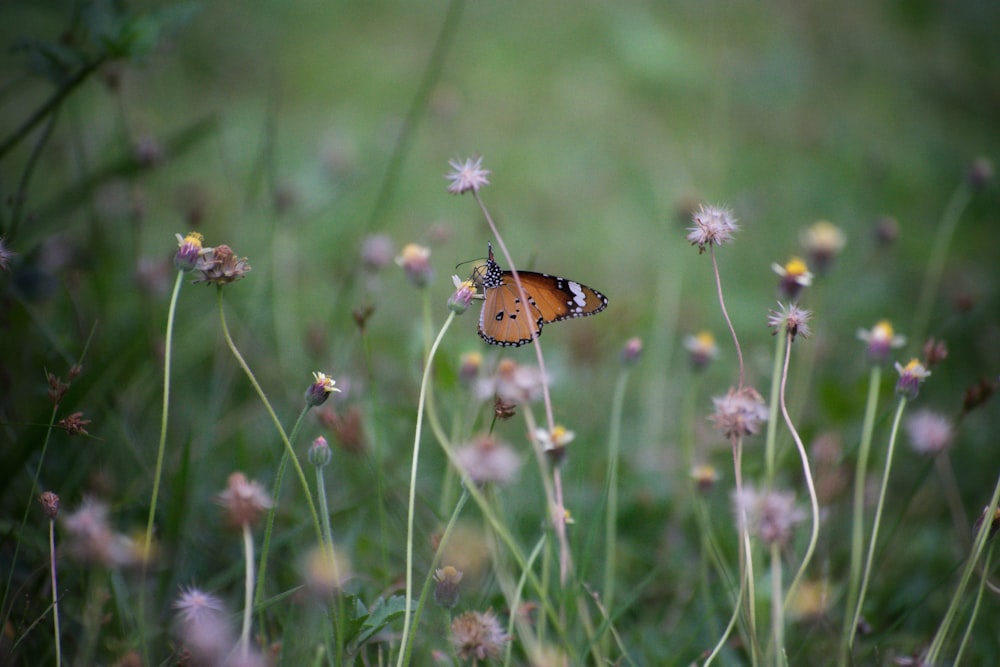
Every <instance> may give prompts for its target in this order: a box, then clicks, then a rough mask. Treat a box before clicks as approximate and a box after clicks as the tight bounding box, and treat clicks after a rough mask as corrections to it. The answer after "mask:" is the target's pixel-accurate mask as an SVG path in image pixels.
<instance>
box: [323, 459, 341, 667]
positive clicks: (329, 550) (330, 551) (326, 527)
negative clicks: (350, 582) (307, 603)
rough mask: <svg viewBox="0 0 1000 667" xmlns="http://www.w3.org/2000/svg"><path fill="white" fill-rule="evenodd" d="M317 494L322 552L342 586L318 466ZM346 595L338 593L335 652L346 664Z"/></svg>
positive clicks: (327, 506)
mask: <svg viewBox="0 0 1000 667" xmlns="http://www.w3.org/2000/svg"><path fill="white" fill-rule="evenodd" d="M316 495H317V497H318V498H319V512H320V518H321V521H322V524H323V535H324V537H325V538H326V542H324V543H323V544H322V545H320V549H321V552H320V553H322V554H323V555H324V556H326V557H327V558H329V559H330V566H331V567H332V568H333V578H334V580H335V581H336V582H337V588H338V589H339V588H340V584H341V581H342V580H341V577H340V564H339V563H338V562H337V553H336V552H335V551H334V548H333V527H332V526H331V525H330V506H329V503H328V502H327V499H326V480H325V479H324V478H323V468H322V467H320V466H316ZM344 612H345V610H344V596H343V595H340V594H338V595H337V615H336V616H335V617H334V625H335V626H336V628H337V638H336V641H337V646H336V654H335V662H334V664H336V665H343V664H344Z"/></svg>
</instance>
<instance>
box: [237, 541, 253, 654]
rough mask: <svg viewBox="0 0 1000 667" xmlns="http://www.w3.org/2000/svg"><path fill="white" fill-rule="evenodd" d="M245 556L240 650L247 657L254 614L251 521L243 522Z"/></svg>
mask: <svg viewBox="0 0 1000 667" xmlns="http://www.w3.org/2000/svg"><path fill="white" fill-rule="evenodd" d="M243 556H244V558H245V559H246V569H245V576H244V578H243V597H244V600H245V602H244V606H243V631H242V632H241V633H240V650H241V651H242V652H243V657H244V658H245V657H246V656H247V655H248V654H249V653H250V618H251V615H252V614H253V580H254V577H253V530H251V528H250V524H249V523H244V524H243Z"/></svg>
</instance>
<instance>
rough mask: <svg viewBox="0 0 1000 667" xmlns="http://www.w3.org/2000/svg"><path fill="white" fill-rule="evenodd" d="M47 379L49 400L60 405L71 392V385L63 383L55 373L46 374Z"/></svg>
mask: <svg viewBox="0 0 1000 667" xmlns="http://www.w3.org/2000/svg"><path fill="white" fill-rule="evenodd" d="M45 378H46V380H47V381H48V383H49V398H51V399H52V402H53V403H55V404H56V405H58V404H59V403H60V402H62V399H63V397H64V396H65V395H66V392H67V391H69V384H68V383H66V382H63V381H62V378H61V377H59V376H58V375H56V374H55V373H46V374H45Z"/></svg>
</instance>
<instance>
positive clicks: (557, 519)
mask: <svg viewBox="0 0 1000 667" xmlns="http://www.w3.org/2000/svg"><path fill="white" fill-rule="evenodd" d="M472 196H473V197H475V199H476V203H477V204H478V205H479V209H480V210H481V211H482V212H483V216H484V217H485V218H486V222H487V223H488V224H489V226H490V230H491V231H492V232H493V236H494V238H495V239H496V241H497V245H498V246H499V247H500V252H501V253H502V254H503V256H504V261H506V262H507V266H509V267H510V272H511V275H513V276H514V284H515V285H517V292H518V296H520V298H521V303H525V304H527V303H531V300H530V299H528V294H527V292H525V291H524V285H523V284H522V283H521V276H520V274H518V272H517V267H516V266H515V264H514V259H513V258H512V257H511V255H510V252H508V250H507V244H506V243H504V241H503V237H502V236H501V235H500V230H499V229H497V226H496V224H495V223H494V222H493V216H491V215H490V212H489V210H488V209H487V208H486V205H485V204H484V203H483V200H482V199H481V198H480V196H479V193H478V192H477V191H475V190H473V191H472ZM531 338H532V342H533V343H534V346H533V347H534V348H535V358H536V359H537V361H538V372H539V373H540V374H541V376H542V400H543V403H544V405H545V420H546V423H547V424H548V430H549V433H554V432H555V428H556V422H555V417H554V413H553V411H552V396H551V395H550V393H549V380H548V375H547V374H546V372H545V358H544V356H543V355H542V346H541V343H540V342H539V341H538V334H537V332H536V331H535V329H534V328H532V329H531ZM530 437H531V438H534V437H535V436H534V431H532V432H531V436H530ZM556 476H558V470H557V471H556ZM555 502H556V506H555V507H553V508H552V510H551V512H550V514H551V518H552V522H553V525H554V526H555V529H556V537H557V538H558V539H559V545H560V549H559V583H560V585H562V586H565V585H566V584H567V582H568V580H569V569H570V564H569V557H570V553H569V542H568V540H567V539H566V507H565V505H564V504H563V497H562V484H561V483H558V481H557V485H556V498H555Z"/></svg>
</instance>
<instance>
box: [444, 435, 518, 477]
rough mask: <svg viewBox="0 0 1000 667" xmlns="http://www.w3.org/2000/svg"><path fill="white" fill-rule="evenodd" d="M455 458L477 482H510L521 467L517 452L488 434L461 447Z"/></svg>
mask: <svg viewBox="0 0 1000 667" xmlns="http://www.w3.org/2000/svg"><path fill="white" fill-rule="evenodd" d="M455 459H456V463H457V464H458V465H459V466H460V467H461V468H462V469H463V470H464V471H465V472H466V474H468V475H469V477H470V478H471V479H472V481H473V482H475V483H476V484H489V483H494V484H508V483H510V482H512V481H514V478H515V477H517V473H518V471H519V470H520V469H521V457H519V456H518V455H517V452H515V451H514V450H513V449H512V448H511V447H510V445H507V444H505V443H502V442H499V441H497V440H495V439H494V438H493V437H492V436H488V435H485V436H480V437H478V438H476V439H474V440H473V441H472V442H470V443H468V444H466V445H463V446H462V447H460V448H459V449H458V451H456V452H455Z"/></svg>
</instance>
